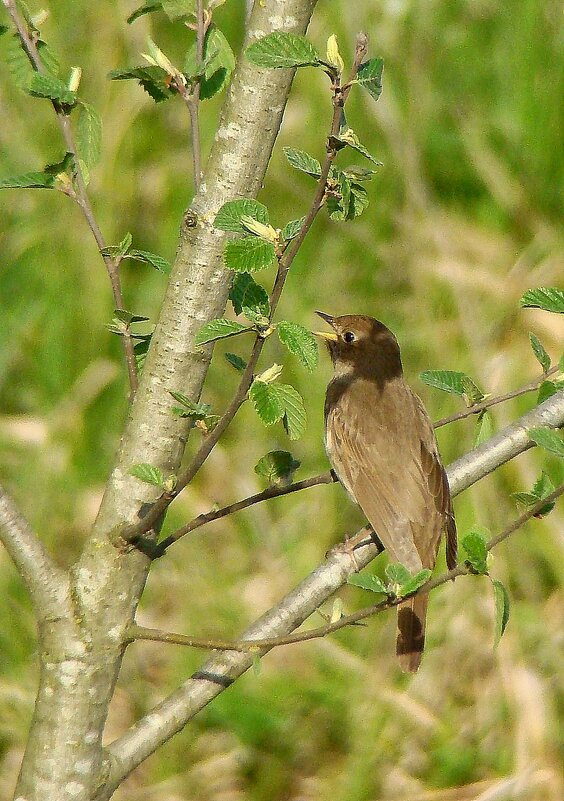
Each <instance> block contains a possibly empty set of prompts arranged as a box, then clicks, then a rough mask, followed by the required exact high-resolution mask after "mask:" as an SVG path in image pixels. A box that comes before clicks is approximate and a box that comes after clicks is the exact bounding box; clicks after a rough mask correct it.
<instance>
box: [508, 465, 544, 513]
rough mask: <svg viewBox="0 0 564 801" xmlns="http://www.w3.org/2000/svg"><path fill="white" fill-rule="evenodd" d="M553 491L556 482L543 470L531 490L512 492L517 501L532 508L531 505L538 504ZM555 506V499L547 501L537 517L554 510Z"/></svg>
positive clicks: (525, 506) (526, 507) (527, 507)
mask: <svg viewBox="0 0 564 801" xmlns="http://www.w3.org/2000/svg"><path fill="white" fill-rule="evenodd" d="M553 491H554V484H553V483H552V481H551V479H550V477H549V476H548V475H547V474H546V473H545V472H544V471H543V472H542V473H541V475H540V476H539V478H538V479H537V480H536V481H535V483H534V486H533V488H532V490H531V491H530V492H514V493H512V497H513V498H515V501H516V503H518V504H519V505H520V506H523V507H524V508H525V509H530V508H531V506H536V504H537V503H538V502H539V501H540V500H542V499H543V498H546V496H547V495H550V493H551V492H553ZM554 506H555V502H554V501H553V502H551V503H547V504H546V505H545V506H543V507H542V509H539V511H538V512H537V513H536V515H535V517H537V518H541V517H544V516H545V515H547V514H548V513H549V512H552V510H553V509H554Z"/></svg>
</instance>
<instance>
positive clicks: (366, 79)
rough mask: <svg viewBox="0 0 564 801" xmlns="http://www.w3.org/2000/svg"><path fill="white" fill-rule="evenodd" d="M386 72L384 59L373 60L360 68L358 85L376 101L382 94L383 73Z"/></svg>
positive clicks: (357, 77) (357, 78)
mask: <svg viewBox="0 0 564 801" xmlns="http://www.w3.org/2000/svg"><path fill="white" fill-rule="evenodd" d="M383 70H384V59H383V58H371V59H370V60H369V61H365V62H364V64H361V65H360V67H359V68H358V73H357V76H356V80H357V83H358V84H359V85H360V86H364V88H365V89H366V90H367V91H368V92H370V94H371V95H372V97H373V98H374V100H378V98H379V97H380V95H381V94H382V72H383Z"/></svg>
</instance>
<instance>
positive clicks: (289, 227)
mask: <svg viewBox="0 0 564 801" xmlns="http://www.w3.org/2000/svg"><path fill="white" fill-rule="evenodd" d="M304 222H305V217H300V219H299V220H290V222H287V223H286V225H285V226H284V228H283V229H282V230H281V231H280V237H281V239H282V240H283V241H284V242H290V241H291V240H292V239H295V238H296V237H297V235H298V234H299V233H300V230H301V229H302V226H303V224H304Z"/></svg>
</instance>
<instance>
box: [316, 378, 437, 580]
mask: <svg viewBox="0 0 564 801" xmlns="http://www.w3.org/2000/svg"><path fill="white" fill-rule="evenodd" d="M361 389H362V388H361ZM366 390H367V388H366V386H365V387H364V389H362V391H363V395H364V398H366ZM398 390H399V391H398ZM374 401H375V403H374V404H373V405H372V407H371V409H370V414H368V415H364V416H360V415H358V414H356V413H355V412H354V409H355V408H360V407H359V406H358V404H354V403H347V404H346V406H344V405H343V404H341V403H336V404H335V405H334V406H333V408H331V409H330V410H329V412H328V416H327V450H328V453H329V457H330V459H331V461H332V462H333V466H334V468H335V471H336V473H337V475H338V476H339V478H340V480H341V481H342V483H343V484H344V486H345V487H346V489H347V490H348V492H349V493H350V494H351V495H352V497H353V498H354V499H355V500H356V502H357V503H358V504H359V506H360V507H361V508H362V510H363V512H364V514H365V515H366V517H367V518H368V520H369V522H370V524H371V525H372V527H373V528H374V530H375V532H376V534H377V535H378V537H379V539H380V540H381V542H382V544H383V545H384V547H385V548H386V550H387V551H388V552H389V554H390V556H391V558H392V559H393V560H394V561H398V562H401V563H402V564H403V565H405V566H406V567H407V568H409V570H411V571H412V572H417V571H419V570H421V568H422V567H433V566H434V564H435V559H436V553H437V549H438V545H439V541H440V536H441V532H442V530H443V528H444V526H445V517H444V515H445V509H446V508H447V504H448V503H449V493H448V484H446V483H445V478H444V471H443V468H442V465H441V462H440V459H439V457H438V454H437V450H436V444H435V438H434V433H433V428H432V424H431V422H430V420H429V418H428V416H427V413H426V412H425V410H424V408H423V406H422V404H421V402H420V401H419V399H418V398H416V396H415V395H414V394H413V393H412V392H411V390H409V388H408V387H407V385H406V384H405V383H404V382H403V381H402V382H401V385H396V387H395V388H394V393H393V395H391V396H390V403H389V404H388V403H387V402H386V398H385V397H382V395H379V396H377V397H376V396H375V397H374ZM364 408H366V407H364ZM351 412H352V413H351Z"/></svg>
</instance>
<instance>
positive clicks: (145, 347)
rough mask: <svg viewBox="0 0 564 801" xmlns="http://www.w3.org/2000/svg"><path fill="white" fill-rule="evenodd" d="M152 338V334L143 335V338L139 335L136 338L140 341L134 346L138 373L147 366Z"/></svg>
mask: <svg viewBox="0 0 564 801" xmlns="http://www.w3.org/2000/svg"><path fill="white" fill-rule="evenodd" d="M152 336H153V335H152V334H143V335H142V336H139V335H138V336H137V337H136V339H137V340H138V341H137V342H136V343H135V345H134V346H133V355H134V356H135V366H136V367H137V370H138V371H140V370H141V369H142V367H143V365H144V364H145V359H146V357H147V353H148V351H149V345H150V344H151V337H152Z"/></svg>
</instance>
